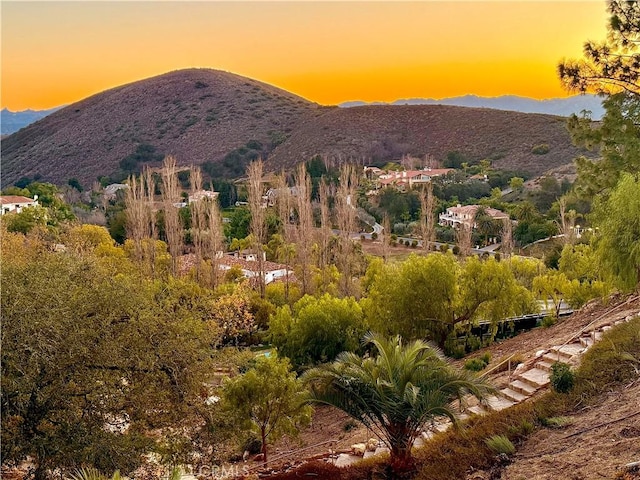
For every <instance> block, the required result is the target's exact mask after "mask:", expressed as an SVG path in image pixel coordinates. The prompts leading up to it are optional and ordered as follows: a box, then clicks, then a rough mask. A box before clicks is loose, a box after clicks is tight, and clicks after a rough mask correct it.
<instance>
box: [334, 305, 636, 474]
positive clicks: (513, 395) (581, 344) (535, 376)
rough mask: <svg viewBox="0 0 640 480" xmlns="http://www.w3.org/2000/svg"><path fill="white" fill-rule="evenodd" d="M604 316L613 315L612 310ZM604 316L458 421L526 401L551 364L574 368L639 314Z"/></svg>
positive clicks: (444, 425) (440, 426) (424, 437)
mask: <svg viewBox="0 0 640 480" xmlns="http://www.w3.org/2000/svg"><path fill="white" fill-rule="evenodd" d="M608 313H613V311H610V312H608ZM605 316H606V315H603V316H602V317H600V318H599V319H597V320H594V321H593V322H592V323H591V324H590V325H588V326H587V327H585V328H584V329H582V330H581V331H580V332H579V333H577V334H575V335H573V336H572V337H571V338H570V339H569V340H567V341H566V342H565V343H564V344H563V345H559V346H554V347H551V348H549V349H548V350H541V351H539V352H538V353H537V354H536V357H535V358H534V359H532V360H530V361H528V362H526V363H524V364H520V365H519V366H518V368H516V370H515V372H514V374H513V375H512V377H511V378H510V381H509V383H508V385H507V386H506V387H505V388H503V389H501V390H499V391H498V392H497V393H496V394H495V395H492V396H490V397H488V398H486V399H485V400H484V401H483V402H482V403H477V401H476V403H475V404H472V403H471V402H473V400H471V399H468V400H469V405H470V406H468V407H466V408H464V409H463V410H462V411H461V412H460V415H459V418H460V420H464V419H466V418H468V417H469V416H471V415H485V414H488V413H491V412H496V411H500V410H504V409H506V408H509V407H512V406H514V405H516V404H518V403H521V402H524V401H526V400H528V399H529V398H531V397H533V396H534V395H535V394H536V393H538V392H539V391H541V390H543V389H545V388H547V387H548V386H549V384H550V374H551V368H552V365H553V364H554V363H556V362H563V363H567V364H569V365H571V366H573V367H575V366H577V365H578V364H579V363H580V358H581V356H582V355H583V354H584V352H586V351H587V350H588V349H589V348H590V347H591V346H593V345H594V344H595V343H597V342H598V341H600V340H601V339H602V337H603V335H604V334H605V333H606V332H607V331H608V330H611V329H612V328H613V327H614V326H615V325H619V324H621V323H623V322H629V321H631V319H633V318H635V317H637V316H640V312H636V313H635V315H627V316H625V317H622V318H616V319H612V320H610V321H608V322H607V321H606V320H604V317H605ZM600 321H602V323H600ZM450 427H451V422H450V421H449V420H447V421H439V422H434V423H433V424H432V425H431V426H430V428H429V429H428V430H425V431H423V432H421V435H420V436H419V437H418V438H417V439H416V441H415V443H414V447H415V448H418V447H421V446H422V445H424V443H425V442H426V441H428V440H429V439H430V438H431V437H432V436H433V435H435V434H436V433H438V432H444V431H446V430H448V429H449V428H450ZM388 451H389V449H388V448H386V447H385V446H384V445H382V443H380V445H379V448H377V449H376V451H375V452H367V454H365V457H370V456H373V455H378V454H381V453H385V452H388ZM362 458H363V457H361V456H356V455H353V454H342V455H340V456H339V457H338V459H334V460H333V463H335V464H336V465H338V466H347V465H351V464H353V463H355V462H357V461H359V460H361V459H362Z"/></svg>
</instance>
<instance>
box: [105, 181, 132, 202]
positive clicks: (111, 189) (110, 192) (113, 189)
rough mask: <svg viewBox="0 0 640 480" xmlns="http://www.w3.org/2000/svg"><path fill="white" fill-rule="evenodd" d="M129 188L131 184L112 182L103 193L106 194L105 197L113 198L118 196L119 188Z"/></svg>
mask: <svg viewBox="0 0 640 480" xmlns="http://www.w3.org/2000/svg"><path fill="white" fill-rule="evenodd" d="M127 188H129V185H127V184H126V183H112V184H111V185H107V186H106V187H104V191H103V193H102V194H103V195H104V196H105V198H107V199H108V200H111V199H112V198H115V197H116V194H117V192H118V190H124V189H127Z"/></svg>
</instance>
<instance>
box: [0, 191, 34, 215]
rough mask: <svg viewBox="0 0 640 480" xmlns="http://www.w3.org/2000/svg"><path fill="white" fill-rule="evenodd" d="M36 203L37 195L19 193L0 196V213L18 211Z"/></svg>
mask: <svg viewBox="0 0 640 480" xmlns="http://www.w3.org/2000/svg"><path fill="white" fill-rule="evenodd" d="M36 205H38V196H37V195H36V196H34V197H33V198H29V197H23V196H20V195H4V196H1V197H0V215H4V214H5V213H20V212H21V211H22V210H23V209H24V208H27V207H35V206H36Z"/></svg>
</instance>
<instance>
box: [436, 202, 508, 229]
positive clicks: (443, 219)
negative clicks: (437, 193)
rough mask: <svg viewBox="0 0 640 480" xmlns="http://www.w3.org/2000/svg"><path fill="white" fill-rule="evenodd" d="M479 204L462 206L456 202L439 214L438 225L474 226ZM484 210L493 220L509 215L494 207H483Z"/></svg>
mask: <svg viewBox="0 0 640 480" xmlns="http://www.w3.org/2000/svg"><path fill="white" fill-rule="evenodd" d="M480 207H481V206H480V205H465V206H462V205H460V204H458V205H457V206H455V207H449V208H447V211H446V212H443V213H441V214H440V222H439V223H440V225H443V226H450V227H454V228H457V227H459V226H460V225H461V224H465V225H467V226H468V227H472V228H476V227H477V225H476V223H475V218H476V213H477V212H478V209H479V208H480ZM483 208H484V211H485V212H486V213H487V215H489V216H490V217H492V218H493V219H494V220H499V221H502V220H504V219H508V218H509V215H507V214H506V213H504V212H502V211H500V210H497V209H495V208H490V207H483Z"/></svg>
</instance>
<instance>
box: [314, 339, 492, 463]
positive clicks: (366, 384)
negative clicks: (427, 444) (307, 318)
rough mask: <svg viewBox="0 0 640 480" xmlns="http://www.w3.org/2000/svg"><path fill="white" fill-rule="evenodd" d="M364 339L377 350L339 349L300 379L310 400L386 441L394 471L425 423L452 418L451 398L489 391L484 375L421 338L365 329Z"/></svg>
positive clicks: (480, 395) (454, 417)
mask: <svg viewBox="0 0 640 480" xmlns="http://www.w3.org/2000/svg"><path fill="white" fill-rule="evenodd" d="M364 342H365V345H366V344H371V345H373V347H374V348H375V350H377V354H376V355H374V356H371V357H360V356H358V355H355V354H353V353H349V352H343V353H342V354H340V355H339V356H338V357H337V359H336V360H335V361H334V362H333V363H331V364H326V365H322V366H320V367H317V368H314V369H312V370H310V371H308V372H307V373H306V374H305V375H304V376H303V379H304V380H305V381H306V382H307V383H308V385H309V389H310V395H311V400H310V401H312V402H317V403H324V404H328V405H332V406H334V407H336V408H339V409H340V410H342V411H344V412H345V413H347V414H348V415H349V416H351V417H352V418H353V419H355V420H357V421H359V422H361V423H363V424H364V425H365V426H367V427H369V428H371V429H372V430H374V431H375V432H376V434H377V435H378V436H379V437H380V438H381V439H382V440H383V441H384V442H385V443H386V444H387V445H388V446H389V448H390V450H391V466H392V468H393V469H394V470H395V471H407V470H410V469H412V468H413V458H412V456H411V448H412V446H413V443H414V441H415V439H416V438H417V436H418V435H419V434H420V432H421V430H423V429H424V428H425V427H426V426H427V424H428V423H430V422H433V421H434V420H436V419H439V418H440V419H444V418H449V419H450V420H451V421H452V422H453V423H454V424H457V414H458V412H457V411H456V409H455V404H454V401H455V400H460V401H462V400H463V397H464V396H466V395H467V394H472V395H473V396H475V397H477V398H479V399H482V398H484V397H485V395H486V394H488V393H489V392H490V391H492V388H491V387H490V386H489V385H488V384H487V383H486V382H485V381H483V380H481V379H479V378H476V377H474V376H472V375H471V374H468V373H466V372H463V371H458V370H457V369H455V368H453V367H452V366H451V365H450V364H449V363H448V362H447V361H446V360H445V359H444V358H443V356H442V354H441V353H440V351H439V350H437V349H436V348H435V347H432V346H430V345H428V344H427V343H426V342H424V341H422V340H416V341H414V342H412V343H409V344H407V345H404V344H403V343H402V339H401V338H400V336H397V337H393V338H389V339H386V338H384V337H383V336H380V335H379V334H374V333H368V334H367V335H366V336H365V338H364Z"/></svg>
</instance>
